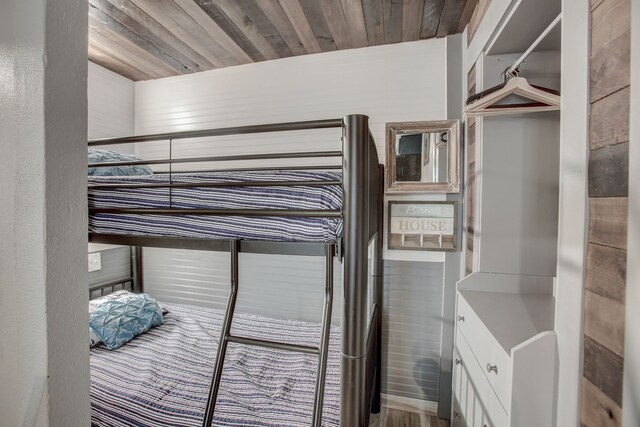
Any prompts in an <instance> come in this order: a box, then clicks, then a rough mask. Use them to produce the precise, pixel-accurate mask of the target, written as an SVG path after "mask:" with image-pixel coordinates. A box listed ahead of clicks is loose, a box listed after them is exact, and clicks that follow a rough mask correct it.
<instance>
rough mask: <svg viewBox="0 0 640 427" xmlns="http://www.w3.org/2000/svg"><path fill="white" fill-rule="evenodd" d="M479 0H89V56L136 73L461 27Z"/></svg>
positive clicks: (178, 70)
mask: <svg viewBox="0 0 640 427" xmlns="http://www.w3.org/2000/svg"><path fill="white" fill-rule="evenodd" d="M476 3H477V0H89V59H90V60H91V61H93V62H95V63H97V64H100V65H102V66H104V67H106V68H108V69H110V70H112V71H115V72H116V73H119V74H121V75H123V76H125V77H128V78H130V79H132V80H135V81H139V80H149V79H156V78H162V77H169V76H175V75H179V74H188V73H195V72H198V71H205V70H211V69H215V68H222V67H230V66H234V65H240V64H246V63H250V62H258V61H264V60H269V59H277V58H284V57H288V56H295V55H306V54H311V53H319V52H328V51H333V50H341V49H351V48H359V47H365V46H375V45H382V44H391V43H399V42H405V41H414V40H419V39H428V38H432V37H444V36H447V35H449V34H455V33H457V32H461V31H462V30H463V29H464V27H465V25H466V24H467V23H468V22H469V19H470V18H471V14H472V13H473V9H474V8H475V5H476Z"/></svg>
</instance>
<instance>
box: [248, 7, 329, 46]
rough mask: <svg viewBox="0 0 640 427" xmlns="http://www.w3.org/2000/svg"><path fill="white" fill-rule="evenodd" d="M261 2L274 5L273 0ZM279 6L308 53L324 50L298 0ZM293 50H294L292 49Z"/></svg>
mask: <svg viewBox="0 0 640 427" xmlns="http://www.w3.org/2000/svg"><path fill="white" fill-rule="evenodd" d="M259 2H265V3H268V4H272V3H273V1H272V0H259ZM278 4H279V5H280V7H281V8H282V11H283V12H284V13H285V15H286V16H287V18H288V19H289V22H290V24H291V26H292V27H293V29H294V30H295V32H296V34H297V35H298V38H299V39H300V42H302V45H303V46H304V48H305V49H306V51H307V52H308V53H320V52H322V48H321V47H320V44H318V40H317V39H316V35H315V34H313V30H312V29H311V25H309V21H308V20H307V17H306V16H305V14H304V10H302V7H301V6H300V2H299V1H298V0H279V1H278ZM292 50H293V49H292Z"/></svg>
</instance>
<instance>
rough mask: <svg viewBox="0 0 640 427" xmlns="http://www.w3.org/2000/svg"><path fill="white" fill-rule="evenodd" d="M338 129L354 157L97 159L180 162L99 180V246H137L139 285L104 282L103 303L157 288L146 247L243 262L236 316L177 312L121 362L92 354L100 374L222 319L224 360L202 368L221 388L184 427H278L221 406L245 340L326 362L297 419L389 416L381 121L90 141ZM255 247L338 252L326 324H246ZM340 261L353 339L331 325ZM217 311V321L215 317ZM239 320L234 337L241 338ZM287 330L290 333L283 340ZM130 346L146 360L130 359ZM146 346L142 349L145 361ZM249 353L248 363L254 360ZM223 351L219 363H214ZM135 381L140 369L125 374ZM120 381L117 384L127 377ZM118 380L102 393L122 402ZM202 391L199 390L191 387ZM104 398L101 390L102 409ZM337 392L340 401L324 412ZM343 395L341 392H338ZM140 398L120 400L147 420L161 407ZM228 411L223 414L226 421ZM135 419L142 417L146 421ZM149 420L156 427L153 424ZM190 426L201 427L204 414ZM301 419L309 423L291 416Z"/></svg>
mask: <svg viewBox="0 0 640 427" xmlns="http://www.w3.org/2000/svg"><path fill="white" fill-rule="evenodd" d="M326 128H341V129H342V150H339V151H317V152H304V151H301V152H293V153H270V154H248V155H234V156H228V155H225V156H207V157H197V158H173V157H172V155H171V153H172V150H171V148H170V150H169V153H170V154H169V158H167V159H159V160H146V161H145V160H129V161H118V162H106V163H90V164H89V167H90V168H103V167H120V166H125V167H127V166H139V165H165V166H168V168H169V170H168V172H167V173H158V174H153V175H150V176H146V177H118V178H102V177H94V178H91V179H90V180H89V188H88V192H89V241H90V242H93V243H104V244H114V245H126V246H131V247H132V251H131V254H132V256H131V262H132V264H131V265H132V267H131V277H129V278H126V279H125V280H124V281H123V283H116V282H109V283H104V284H100V285H97V286H94V287H92V288H91V289H90V292H91V293H92V295H95V294H96V293H99V294H104V293H105V292H107V293H108V292H110V291H111V290H114V289H117V288H119V287H123V286H124V287H127V286H129V287H131V288H132V289H133V290H134V291H136V292H143V291H144V281H143V277H142V248H143V247H163V248H182V249H197V250H212V251H227V252H229V253H230V256H231V277H230V284H231V290H230V293H229V301H228V305H227V310H226V312H225V313H218V314H213V315H209V316H210V317H207V318H206V319H202V318H201V317H202V316H205V317H206V316H207V315H206V314H205V313H202V312H200V311H198V310H197V309H195V308H189V309H187V308H185V307H180V306H176V307H170V309H169V314H168V315H167V324H166V325H161V326H158V327H157V328H154V329H152V330H151V331H150V332H147V333H146V334H144V335H142V336H141V337H139V339H136V340H134V341H132V342H131V343H129V344H126V345H125V346H124V347H125V348H123V349H122V351H114V352H112V354H108V353H107V350H104V349H98V350H95V351H92V374H93V373H94V370H95V372H102V373H105V372H107V373H108V371H109V369H113V367H109V364H110V363H118V362H117V361H113V359H116V360H117V359H118V358H119V357H120V358H122V360H125V359H126V358H127V357H134V358H135V357H138V358H141V359H144V358H145V355H146V356H149V354H150V352H151V353H153V351H154V350H153V349H154V348H155V347H154V346H159V347H157V348H156V350H159V349H161V348H164V347H163V345H165V344H166V343H165V344H162V340H163V339H164V338H166V337H165V336H166V335H170V334H171V332H170V331H171V330H174V331H175V330H179V329H180V328H181V326H180V321H179V319H182V322H183V323H182V324H183V326H184V324H185V322H186V324H188V322H190V321H193V319H197V318H199V317H200V320H201V322H200V323H199V325H209V326H210V327H211V328H214V329H219V330H221V332H220V336H219V340H218V342H219V345H217V344H215V345H213V347H216V346H217V349H216V351H217V355H216V357H215V361H216V362H215V366H214V367H213V370H212V369H211V366H210V365H209V367H208V368H203V367H202V366H200V368H199V369H200V374H201V373H202V372H205V373H206V375H208V379H207V381H206V383H207V384H209V383H210V387H209V390H208V393H203V392H202V390H201V389H202V387H201V386H200V393H201V394H207V395H206V396H204V397H202V402H204V401H206V407H204V404H202V408H201V409H200V412H199V411H198V410H193V411H192V412H191V413H189V414H188V416H187V415H185V414H184V413H183V414H182V415H180V416H178V419H183V418H189V417H191V418H193V417H196V418H198V417H200V418H201V419H202V425H203V426H209V425H211V423H212V421H214V419H215V424H214V425H249V424H250V425H269V424H268V422H265V423H264V424H262V423H260V422H259V421H255V420H251V421H250V422H249V421H248V422H247V423H242V422H239V421H238V420H235V421H234V419H233V408H231V409H230V407H229V405H228V404H225V402H220V406H216V403H218V402H217V398H218V393H219V392H220V387H221V384H222V388H223V389H224V387H225V386H226V385H229V384H232V383H233V381H231V383H229V382H225V378H224V377H225V375H228V370H223V369H224V367H225V366H227V365H226V364H228V363H235V362H233V358H234V354H227V344H228V343H233V344H234V345H236V346H238V345H240V346H243V347H246V348H250V349H251V351H254V353H251V354H252V355H253V356H254V357H256V358H260V357H262V358H263V359H264V358H265V355H264V353H260V352H264V351H275V352H278V353H277V356H278V357H283V358H285V359H284V360H285V361H286V360H287V359H286V357H287V355H286V354H285V353H287V354H295V355H300V356H304V357H307V358H309V357H312V358H314V359H315V360H316V364H317V375H316V378H315V387H309V386H308V385H307V386H306V387H305V386H302V389H305V390H307V391H306V392H307V394H309V395H310V396H312V397H313V398H312V399H311V400H310V401H309V400H308V399H307V400H305V399H302V400H299V401H298V402H297V404H293V405H290V406H289V407H288V409H287V408H284V409H283V408H279V409H278V410H282V411H287V410H290V411H293V412H294V414H293V415H292V416H294V417H295V411H308V412H311V411H312V422H311V424H312V425H313V426H320V425H339V426H342V427H354V426H366V425H367V423H368V419H369V415H370V413H377V412H378V411H379V408H380V380H381V354H382V352H381V326H382V275H383V263H382V234H383V220H382V215H383V214H382V212H383V167H382V166H381V165H380V164H379V161H378V156H377V151H376V147H375V143H374V141H373V138H372V136H371V132H370V131H369V127H368V117H367V116H364V115H349V116H346V117H344V118H342V119H331V120H316V121H305V122H290V123H276V124H263V125H253V126H243V127H234V128H219V129H209V130H199V131H188V132H176V133H167V134H155V135H142V136H132V137H123V138H111V139H99V140H93V141H89V147H92V146H108V145H118V144H131V143H142V144H143V143H145V142H150V141H163V140H166V141H169V144H170V147H171V144H172V143H173V141H174V140H179V139H190V138H200V137H214V136H226V135H241V134H254V133H270V132H289V131H303V130H304V131H313V130H314V129H326ZM331 157H334V158H335V157H340V158H341V159H342V165H341V166H335V165H333V166H331V165H327V166H296V165H292V166H287V167H261V168H251V169H246V168H244V169H243V168H238V169H228V168H226V169H224V170H212V171H207V172H198V173H176V172H175V170H176V165H178V164H187V163H196V162H205V163H207V164H210V163H215V162H233V161H245V160H262V159H265V160H268V159H290V160H291V161H295V160H296V159H305V158H331ZM334 169H341V171H335V170H334ZM370 248H371V249H372V251H371V270H370V272H371V274H369V267H370V265H369V256H370V252H369V249H370ZM241 252H252V253H267V254H288V255H319V256H324V257H325V299H324V306H323V321H322V324H321V325H309V324H303V323H300V322H299V323H298V324H288V323H286V322H284V323H283V322H282V321H281V322H279V323H278V322H277V321H271V320H270V319H259V318H252V317H251V316H246V315H237V316H236V317H235V318H234V309H235V302H236V297H237V293H238V289H239V287H241V286H242V284H241V283H239V281H238V270H239V253H241ZM335 257H337V258H338V259H339V260H340V261H341V262H342V266H343V272H342V273H343V287H344V291H343V293H342V298H343V300H342V307H343V312H342V323H341V326H340V331H335V333H334V331H330V329H331V328H330V324H331V310H332V300H333V260H334V258H335ZM370 278H371V280H369V279H370ZM216 316H217V322H218V323H217V324H216V323H215V322H214V321H213V320H212V318H213V317H216ZM189 319H191V320H189ZM274 322H275V323H274ZM232 323H233V327H234V334H231V325H232ZM214 324H215V325H214ZM250 324H254V325H255V324H263V325H269V326H268V327H267V329H268V330H269V331H271V335H270V333H265V334H263V335H260V334H259V333H258V336H251V337H247V336H244V335H243V332H246V331H248V330H251V327H247V328H244V329H243V328H242V327H241V326H242V325H250ZM238 325H240V326H238ZM172 328H173V329H172ZM238 328H239V329H238ZM309 328H311V329H312V330H315V331H316V332H314V334H312V336H314V337H316V340H317V337H318V336H320V344H319V345H318V344H317V341H316V343H313V342H312V341H313V339H311V340H310V339H309V336H310V335H309V334H307V335H305V334H304V331H308V330H309ZM314 328H315V329H314ZM187 329H188V328H187ZM205 329H206V328H205ZM166 330H169V332H166ZM285 331H289V332H290V333H291V337H290V338H287V334H286V333H285ZM201 332H203V333H204V335H203V336H199V337H196V338H193V337H191V339H196V341H192V342H204V341H206V335H208V336H211V330H209V331H208V334H207V333H206V331H201ZM300 333H301V334H302V335H301V336H303V337H306V338H305V339H302V341H300V339H299V338H295V336H296V335H299V334H300ZM154 336H155V338H154ZM273 336H276V337H278V339H274V338H273ZM134 343H135V344H134ZM127 347H128V348H127ZM192 347H193V346H192ZM196 347H197V346H196ZM213 347H210V348H213ZM234 348H235V347H234ZM191 350H192V349H191ZM200 350H202V349H200ZM202 351H204V350H202ZM207 351H209V350H207ZM127 352H130V353H132V354H134V355H132V354H123V353H127ZM136 352H139V354H138V355H137V356H135V353H136ZM232 353H233V352H232ZM246 354H247V353H245V356H243V357H246ZM274 354H276V353H274ZM191 356H193V355H190V354H189V353H188V352H187V353H181V354H180V355H179V357H182V358H183V360H182V365H181V366H183V367H185V369H187V370H188V368H189V367H188V366H186V365H188V363H186V362H185V361H184V358H187V359H189V358H190V357H191ZM200 356H202V354H200ZM210 356H211V361H212V360H213V358H212V356H213V355H210ZM194 357H195V356H194ZM271 357H275V356H273V354H272V355H270V356H268V357H266V358H271ZM205 359H206V358H205ZM307 360H308V359H307ZM110 361H111V362H110ZM211 361H210V363H212V362H211ZM123 363H124V362H123ZM135 363H137V362H135ZM172 363H180V362H176V361H174V362H171V361H166V365H171V364H172ZM285 365H291V366H295V364H293V362H291V363H289V362H284V364H281V365H280V368H282V367H283V366H285ZM167 369H168V368H167ZM172 369H173V368H172ZM194 369H195V368H194ZM196 371H197V369H196ZM196 371H189V373H183V374H184V375H187V377H189V375H198V372H196ZM212 371H213V375H211V373H212ZM150 375H151V374H150ZM169 376H170V375H169ZM95 377H96V378H95V381H99V378H100V375H99V374H98V375H95ZM123 377H126V375H124V376H123V375H120V376H118V378H123ZM92 378H93V377H92ZM109 378H111V379H112V378H113V376H111V377H109ZM189 378H191V377H189ZM111 379H109V380H105V381H104V382H102V383H101V384H96V387H98V386H100V387H101V390H110V393H111V394H112V395H117V394H118V393H117V390H116V389H114V387H115V386H114V385H113V384H111V385H110V384H109V381H111ZM307 380H308V379H307ZM123 381H124V380H123ZM154 381H158V382H159V386H161V385H162V384H161V383H162V378H161V377H154ZM257 381H258V380H255V381H254V383H257ZM93 382H94V379H92V383H93ZM267 382H269V381H267ZM193 383H194V382H192V384H193ZM122 386H123V387H125V385H122ZM116 388H117V387H116ZM134 389H135V387H134ZM302 389H301V390H302ZM96 393H98V392H96ZM110 393H103V394H102V395H101V396H102V398H105V399H108V398H109V396H107V395H108V394H110ZM158 393H160V394H159V396H161V397H162V398H164V397H166V396H163V395H162V392H161V391H159V392H158ZM191 393H197V392H195V391H193V390H191ZM301 393H302V392H301ZM93 394H94V385H93V384H92V405H94V396H93ZM325 395H326V397H327V399H325V400H324V404H323V397H324V396H325ZM333 395H335V398H333V397H331V396H333ZM338 396H339V399H338ZM332 399H334V400H332ZM134 400H135V399H134ZM138 400H139V401H138V402H128V403H126V402H124V401H119V402H118V403H117V404H114V406H117V407H119V408H120V411H125V409H126V408H122V406H124V405H129V404H131V405H134V406H135V405H138V407H137V409H135V411H137V412H136V413H138V414H139V413H145V412H149V411H150V409H149V402H145V401H144V399H138ZM301 402H306V403H307V404H308V403H309V402H311V406H312V407H313V408H309V407H307V408H305V407H304V406H305V404H304V403H301ZM227 403H228V402H227ZM236 403H237V402H236ZM94 406H95V405H94ZM250 406H251V405H250ZM254 406H255V407H252V408H251V411H252V412H255V413H259V412H260V411H261V410H262V409H263V408H261V407H260V405H254ZM103 408H105V407H103ZM323 408H324V411H325V415H327V416H328V417H329V415H330V414H328V413H327V412H331V411H333V412H334V413H335V414H334V415H335V420H334V419H332V418H331V417H329V420H328V421H327V419H326V417H325V419H324V422H323ZM203 409H204V410H203ZM272 409H273V408H272ZM106 410H107V411H108V410H109V408H108V407H107V409H106ZM202 410H203V411H202ZM218 410H219V411H220V413H221V414H222V415H220V416H221V417H223V418H217V417H218ZM224 411H230V412H228V413H226V412H224ZM169 412H171V411H170V410H169ZM230 414H231V415H230ZM165 415H167V416H175V415H176V414H175V413H173V414H165ZM158 416H161V415H158ZM274 416H275V415H274ZM125 417H126V416H125ZM214 417H216V418H214ZM263 419H264V420H268V419H269V415H268V414H265V415H264V417H263ZM292 420H293V418H292ZM128 422H130V423H132V422H133V423H134V424H135V423H136V422H134V421H132V420H129V421H128ZM163 422H164V423H167V422H168V423H170V424H171V425H182V424H180V423H178V422H177V421H176V419H173V420H172V421H167V420H166V419H164V421H158V423H159V424H158V425H162V423H163ZM126 423H127V421H126V420H125V421H123V422H122V424H123V425H126ZM149 425H154V424H153V422H150V423H149ZM185 425H194V424H193V420H191V423H190V424H189V423H188V422H187V423H186V424H185ZM287 425H297V424H296V423H295V422H293V421H291V422H290V423H289V424H287Z"/></svg>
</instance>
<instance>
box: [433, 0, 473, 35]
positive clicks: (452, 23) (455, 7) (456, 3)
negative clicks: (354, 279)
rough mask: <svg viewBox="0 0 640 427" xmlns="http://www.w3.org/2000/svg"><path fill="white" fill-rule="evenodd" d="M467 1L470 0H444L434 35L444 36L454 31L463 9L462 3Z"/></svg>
mask: <svg viewBox="0 0 640 427" xmlns="http://www.w3.org/2000/svg"><path fill="white" fill-rule="evenodd" d="M467 1H470V0H446V2H445V4H444V9H443V10H442V17H441V18H440V23H439V24H438V32H437V33H436V37H446V36H448V35H449V34H454V33H455V32H456V29H457V28H458V22H460V17H461V16H462V11H463V10H464V5H465V3H466V2H467Z"/></svg>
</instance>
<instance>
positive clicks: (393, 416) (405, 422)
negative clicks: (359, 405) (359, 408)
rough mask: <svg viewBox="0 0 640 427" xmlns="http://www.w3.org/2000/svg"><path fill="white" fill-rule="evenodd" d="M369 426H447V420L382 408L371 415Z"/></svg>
mask: <svg viewBox="0 0 640 427" xmlns="http://www.w3.org/2000/svg"><path fill="white" fill-rule="evenodd" d="M369 427H449V421H445V420H441V419H439V418H438V417H436V416H435V415H420V414H415V413H412V412H404V411H399V410H397V409H387V408H382V409H381V410H380V413H379V414H372V415H371V420H370V422H369Z"/></svg>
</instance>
